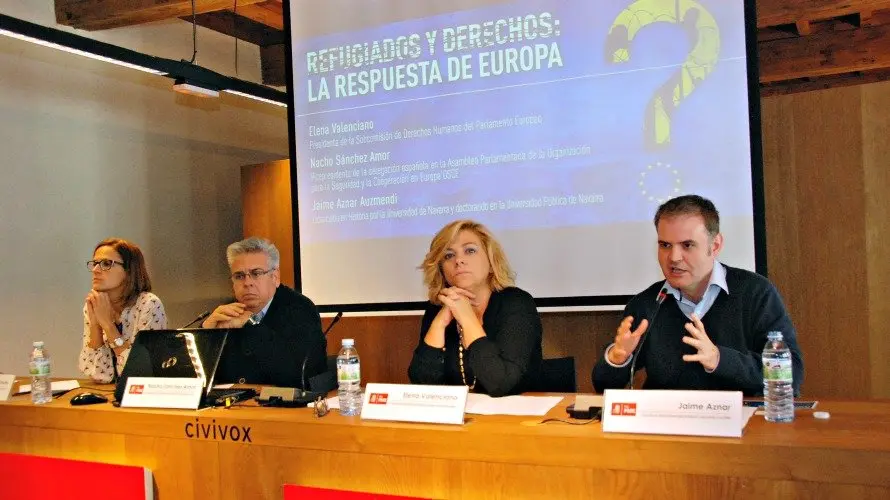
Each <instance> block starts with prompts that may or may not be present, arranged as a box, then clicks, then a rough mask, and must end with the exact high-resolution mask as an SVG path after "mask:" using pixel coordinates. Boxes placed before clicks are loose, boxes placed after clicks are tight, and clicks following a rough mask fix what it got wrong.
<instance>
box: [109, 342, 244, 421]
mask: <svg viewBox="0 0 890 500" xmlns="http://www.w3.org/2000/svg"><path fill="white" fill-rule="evenodd" d="M228 335H229V331H228V330H205V329H183V330H143V331H140V332H138V333H137V334H136V338H135V340H134V341H133V347H131V348H130V355H129V357H127V364H126V365H124V369H123V371H122V372H121V376H120V378H119V379H118V381H117V386H116V387H115V390H114V397H115V399H116V400H117V401H118V402H120V401H122V400H123V396H124V390H125V389H126V387H127V380H128V379H129V378H130V377H165V378H172V377H183V378H200V379H202V380H203V385H204V394H203V397H202V398H201V399H202V401H201V406H208V405H212V404H214V402H215V401H216V399H218V398H219V397H220V396H224V395H225V394H222V393H221V392H219V391H213V390H212V389H213V378H214V377H215V376H216V369H217V367H218V365H219V359H220V356H222V352H223V348H225V345H226V340H227V339H228ZM233 391H235V392H238V391H244V390H243V389H235V390H233ZM227 392H231V391H227ZM235 392H231V393H232V394H235ZM242 396H244V395H242Z"/></svg>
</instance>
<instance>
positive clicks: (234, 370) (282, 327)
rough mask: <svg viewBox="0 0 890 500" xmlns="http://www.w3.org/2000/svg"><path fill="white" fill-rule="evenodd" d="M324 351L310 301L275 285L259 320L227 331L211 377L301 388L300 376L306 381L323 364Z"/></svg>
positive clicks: (324, 345)
mask: <svg viewBox="0 0 890 500" xmlns="http://www.w3.org/2000/svg"><path fill="white" fill-rule="evenodd" d="M326 355H327V341H326V340H325V337H324V335H323V333H322V331H321V318H320V317H319V315H318V310H317V309H316V308H315V304H313V303H312V301H311V300H309V299H308V298H307V297H305V296H303V295H302V294H299V293H297V292H295V291H294V290H292V289H290V288H288V287H286V286H284V285H280V286H279V287H278V289H277V290H276V291H275V296H274V297H273V298H272V304H271V305H270V306H269V310H268V311H266V315H265V316H264V317H263V319H262V321H260V324H258V325H245V327H244V328H242V329H240V330H233V331H232V332H230V333H229V339H228V342H227V343H226V347H225V349H224V350H223V353H222V358H221V359H220V361H219V368H218V369H217V371H216V378H215V381H216V382H218V383H225V382H240V381H241V380H242V379H243V381H244V383H247V384H264V385H275V386H279V387H303V386H304V383H303V380H304V377H305V380H306V383H305V385H307V386H308V385H309V378H310V377H312V376H313V375H317V374H319V373H322V372H324V371H325V370H326V369H327V368H326V363H325V358H326ZM304 360H306V372H305V374H304V373H303V361H304Z"/></svg>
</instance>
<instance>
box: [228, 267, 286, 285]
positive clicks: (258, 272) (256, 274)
mask: <svg viewBox="0 0 890 500" xmlns="http://www.w3.org/2000/svg"><path fill="white" fill-rule="evenodd" d="M274 270H275V268H274V267H273V268H272V269H251V270H250V271H247V272H246V273H245V272H242V271H238V272H237V273H232V276H230V278H232V283H238V282H239V281H244V280H246V279H247V277H248V276H250V277H251V278H253V279H255V280H258V279H260V277H261V276H265V275H267V274H269V273H271V272H272V271H274Z"/></svg>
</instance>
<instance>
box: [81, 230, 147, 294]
mask: <svg viewBox="0 0 890 500" xmlns="http://www.w3.org/2000/svg"><path fill="white" fill-rule="evenodd" d="M102 247H111V248H113V249H114V251H115V252H117V253H119V254H120V256H121V260H123V261H124V265H123V268H124V271H126V272H127V277H126V278H125V279H124V293H123V300H124V307H129V306H132V305H133V304H135V303H136V299H137V298H138V297H139V294H140V293H142V292H150V291H151V279H149V277H148V269H146V267H145V257H143V256H142V250H140V249H139V247H138V246H137V245H136V244H135V243H133V242H130V241H127V240H124V239H121V238H108V239H106V240H102V241H100V242H99V244H98V245H96V248H94V249H93V254H94V255H95V253H96V250H98V249H100V248H102Z"/></svg>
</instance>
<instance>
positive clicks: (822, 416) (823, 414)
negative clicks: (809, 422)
mask: <svg viewBox="0 0 890 500" xmlns="http://www.w3.org/2000/svg"><path fill="white" fill-rule="evenodd" d="M813 418H818V419H819V420H828V419H829V418H831V413H828V412H827V411H814V412H813Z"/></svg>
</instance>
